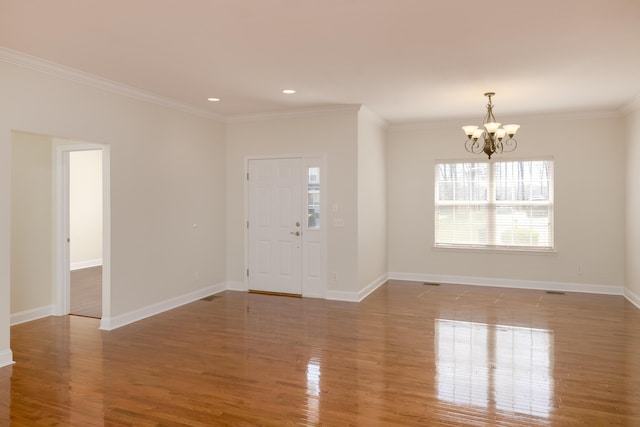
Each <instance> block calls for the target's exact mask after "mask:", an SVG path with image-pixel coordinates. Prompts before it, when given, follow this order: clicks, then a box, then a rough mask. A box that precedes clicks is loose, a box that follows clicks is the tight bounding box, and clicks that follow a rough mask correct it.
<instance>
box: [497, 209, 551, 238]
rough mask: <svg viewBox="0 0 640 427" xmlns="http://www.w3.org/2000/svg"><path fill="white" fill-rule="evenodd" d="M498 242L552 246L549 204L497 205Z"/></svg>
mask: <svg viewBox="0 0 640 427" xmlns="http://www.w3.org/2000/svg"><path fill="white" fill-rule="evenodd" d="M495 223H496V239H497V242H496V244H498V245H505V246H534V247H537V246H543V247H549V246H551V240H550V239H551V220H550V208H549V206H548V205H536V206H509V205H498V206H497V207H496V221H495Z"/></svg>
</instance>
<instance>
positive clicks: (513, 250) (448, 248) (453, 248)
mask: <svg viewBox="0 0 640 427" xmlns="http://www.w3.org/2000/svg"><path fill="white" fill-rule="evenodd" d="M432 249H434V250H436V251H442V252H468V253H498V254H514V255H557V254H558V251H557V250H556V249H555V248H553V249H536V248H521V247H505V248H501V247H485V246H462V245H460V246H458V245H434V246H433V247H432Z"/></svg>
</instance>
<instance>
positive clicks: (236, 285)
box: [226, 282, 247, 292]
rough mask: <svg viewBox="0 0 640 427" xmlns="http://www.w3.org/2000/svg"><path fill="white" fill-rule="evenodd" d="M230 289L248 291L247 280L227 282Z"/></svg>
mask: <svg viewBox="0 0 640 427" xmlns="http://www.w3.org/2000/svg"><path fill="white" fill-rule="evenodd" d="M226 289H227V290H228V291H245V292H246V291H247V285H246V284H245V282H227V288H226Z"/></svg>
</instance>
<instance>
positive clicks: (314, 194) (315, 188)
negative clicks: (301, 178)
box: [307, 166, 320, 230]
mask: <svg viewBox="0 0 640 427" xmlns="http://www.w3.org/2000/svg"><path fill="white" fill-rule="evenodd" d="M307 228H308V229H309V230H313V229H318V228H320V168H319V167H315V166H314V167H309V168H308V169H307Z"/></svg>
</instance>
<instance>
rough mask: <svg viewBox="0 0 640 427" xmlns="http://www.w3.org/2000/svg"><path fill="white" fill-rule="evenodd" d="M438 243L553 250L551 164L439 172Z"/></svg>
mask: <svg viewBox="0 0 640 427" xmlns="http://www.w3.org/2000/svg"><path fill="white" fill-rule="evenodd" d="M435 173H436V178H435V245H436V247H474V248H496V249H518V250H552V249H553V160H527V161H492V162H488V161H486V162H483V161H479V162H474V163H468V162H447V163H437V164H436V168H435Z"/></svg>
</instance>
